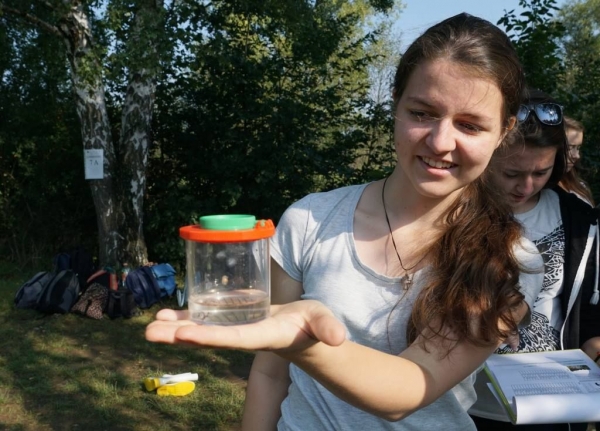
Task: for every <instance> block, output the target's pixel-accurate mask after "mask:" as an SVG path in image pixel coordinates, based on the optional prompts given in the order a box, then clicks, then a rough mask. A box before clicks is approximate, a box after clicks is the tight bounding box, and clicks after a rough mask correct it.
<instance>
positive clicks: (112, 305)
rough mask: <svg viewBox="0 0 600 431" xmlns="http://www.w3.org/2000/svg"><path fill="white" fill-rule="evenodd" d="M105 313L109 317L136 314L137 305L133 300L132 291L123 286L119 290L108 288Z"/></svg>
mask: <svg viewBox="0 0 600 431" xmlns="http://www.w3.org/2000/svg"><path fill="white" fill-rule="evenodd" d="M106 314H107V315H108V317H110V318H111V319H116V318H117V317H123V318H125V319H129V318H130V317H132V316H135V315H137V314H138V306H137V304H136V302H135V298H134V296H133V292H132V291H131V290H129V289H124V288H121V289H119V290H109V291H108V302H107V305H106Z"/></svg>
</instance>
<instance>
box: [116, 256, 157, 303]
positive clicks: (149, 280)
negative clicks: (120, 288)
mask: <svg viewBox="0 0 600 431" xmlns="http://www.w3.org/2000/svg"><path fill="white" fill-rule="evenodd" d="M125 287H126V288H127V289H129V290H130V291H131V292H133V298H134V299H135V302H136V304H137V305H138V306H139V307H140V308H150V307H151V306H152V305H154V304H156V303H157V302H158V301H159V300H160V298H161V292H160V287H159V286H158V281H157V280H156V277H154V273H153V272H152V269H151V268H150V267H149V266H140V267H139V268H137V269H135V270H132V271H130V272H129V274H128V275H127V278H126V279H125Z"/></svg>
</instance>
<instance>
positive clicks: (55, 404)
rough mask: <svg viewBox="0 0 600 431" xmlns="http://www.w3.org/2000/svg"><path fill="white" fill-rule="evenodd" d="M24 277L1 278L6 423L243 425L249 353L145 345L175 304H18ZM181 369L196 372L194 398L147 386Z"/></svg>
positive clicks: (0, 389) (0, 401)
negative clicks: (156, 319) (152, 327)
mask: <svg viewBox="0 0 600 431" xmlns="http://www.w3.org/2000/svg"><path fill="white" fill-rule="evenodd" d="M25 279H26V278H25ZM22 281H24V280H22ZM22 281H19V282H13V283H10V282H8V283H7V282H6V281H2V282H0V295H1V296H2V298H3V299H2V300H1V302H0V430H4V429H6V430H15V431H17V430H23V431H29V430H35V431H38V430H40V431H43V430H82V431H83V430H86V431H87V430H92V431H95V430H153V431H157V430H159V431H160V430H182V431H183V430H235V429H239V426H238V424H239V421H240V418H241V409H242V403H243V398H244V390H245V383H246V379H247V377H248V373H249V368H250V364H251V361H252V358H253V355H251V354H249V353H244V352H236V351H211V350H200V349H197V348H193V347H189V346H167V345H158V344H153V343H149V342H147V341H146V340H145V338H144V330H145V327H146V325H147V324H148V323H149V322H150V321H151V320H152V318H153V316H154V315H155V313H156V312H157V311H158V310H159V309H160V308H162V307H175V305H176V304H175V301H171V300H167V301H166V302H164V303H162V304H159V305H156V306H154V307H152V308H151V309H149V310H144V314H143V315H142V316H139V317H135V318H132V319H129V320H123V319H116V320H110V319H104V320H99V321H96V320H92V319H89V318H84V317H81V316H78V315H74V314H67V315H51V316H44V315H41V314H39V313H37V312H34V311H30V310H15V309H13V308H12V298H13V296H14V292H15V291H16V288H17V287H18V285H19V284H20V282H22ZM11 284H12V285H11ZM183 372H197V373H198V375H199V380H198V382H196V390H195V391H194V392H193V393H192V394H190V395H188V396H185V397H158V396H157V395H156V393H154V392H147V391H146V390H145V389H144V388H143V384H142V382H143V379H144V378H145V377H149V376H159V375H162V374H165V373H170V374H175V373H183Z"/></svg>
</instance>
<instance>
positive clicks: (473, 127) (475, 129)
mask: <svg viewBox="0 0 600 431" xmlns="http://www.w3.org/2000/svg"><path fill="white" fill-rule="evenodd" d="M461 125H462V127H464V128H465V129H466V130H468V131H469V132H472V133H476V132H481V130H482V129H481V127H479V126H476V125H475V124H471V123H462V124H461Z"/></svg>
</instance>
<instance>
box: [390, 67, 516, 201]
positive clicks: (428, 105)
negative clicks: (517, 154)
mask: <svg viewBox="0 0 600 431" xmlns="http://www.w3.org/2000/svg"><path fill="white" fill-rule="evenodd" d="M502 112H503V97H502V93H501V92H500V89H499V88H498V87H497V85H496V84H495V83H493V82H492V81H491V80H488V79H484V78H481V77H478V76H476V75H474V74H473V73H469V72H468V71H467V70H466V69H465V67H464V66H462V65H459V64H457V63H454V62H452V61H449V60H435V61H431V62H424V63H422V64H420V65H419V66H417V67H416V68H415V70H414V71H413V72H412V74H411V76H410V78H409V80H408V82H407V85H406V89H405V90H404V93H403V94H402V95H401V97H400V99H399V100H398V103H397V107H396V116H395V117H396V121H395V129H394V142H395V147H396V154H397V156H398V167H399V169H401V171H402V175H404V176H405V177H406V178H407V179H408V180H409V181H410V182H411V183H412V185H413V187H414V188H415V190H416V191H417V193H419V194H420V195H422V196H425V197H428V198H433V199H444V198H447V197H450V196H452V195H454V194H455V193H457V192H458V191H460V190H461V189H462V188H463V187H465V186H466V185H467V184H469V183H471V182H472V181H473V180H475V179H476V178H477V177H479V176H480V175H481V174H482V172H483V171H484V169H485V168H486V166H487V165H488V162H489V161H490V158H491V156H492V154H493V152H494V150H495V149H496V147H498V145H499V144H500V142H501V140H502V138H503V135H504V129H503V127H502V126H503V124H502V123H503V121H502V120H503V116H502Z"/></svg>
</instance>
